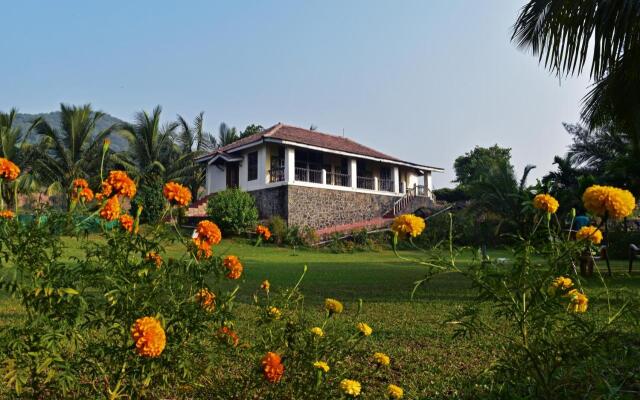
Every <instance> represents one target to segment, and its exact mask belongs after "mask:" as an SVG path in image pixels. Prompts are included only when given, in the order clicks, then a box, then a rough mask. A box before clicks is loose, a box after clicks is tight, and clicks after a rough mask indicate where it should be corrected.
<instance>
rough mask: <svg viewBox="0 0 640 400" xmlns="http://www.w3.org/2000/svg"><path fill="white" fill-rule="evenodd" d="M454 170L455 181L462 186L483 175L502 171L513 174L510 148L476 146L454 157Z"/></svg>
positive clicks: (481, 177) (481, 178)
mask: <svg viewBox="0 0 640 400" xmlns="http://www.w3.org/2000/svg"><path fill="white" fill-rule="evenodd" d="M453 168H454V169H455V171H456V180H455V181H456V182H457V183H458V184H459V185H461V186H462V187H466V186H468V185H472V184H475V183H477V182H478V181H480V180H483V178H484V177H486V176H488V175H492V174H495V173H497V172H498V171H504V172H505V173H507V174H509V173H511V174H513V166H512V165H511V149H508V148H503V147H498V145H497V144H496V145H494V146H492V147H480V146H476V147H475V148H474V149H473V150H472V151H470V152H467V153H465V154H464V155H462V156H460V157H458V158H456V160H455V161H454V163H453Z"/></svg>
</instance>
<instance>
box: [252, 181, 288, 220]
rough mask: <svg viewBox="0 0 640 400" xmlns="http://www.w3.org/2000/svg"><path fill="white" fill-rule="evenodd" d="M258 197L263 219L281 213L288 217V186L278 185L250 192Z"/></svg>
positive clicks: (259, 209) (257, 200) (258, 205)
mask: <svg viewBox="0 0 640 400" xmlns="http://www.w3.org/2000/svg"><path fill="white" fill-rule="evenodd" d="M249 194H251V195H252V196H253V197H254V198H255V199H256V206H257V207H258V213H259V214H260V218H261V219H268V218H271V217H273V216H274V215H279V216H281V217H282V218H284V219H287V187H286V186H278V187H274V188H269V189H261V190H254V191H251V192H249Z"/></svg>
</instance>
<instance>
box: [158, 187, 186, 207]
mask: <svg viewBox="0 0 640 400" xmlns="http://www.w3.org/2000/svg"><path fill="white" fill-rule="evenodd" d="M162 194H163V195H164V197H165V198H166V199H167V200H169V203H174V204H177V205H179V206H181V207H184V206H187V205H189V204H190V203H191V191H190V190H189V189H187V188H186V187H184V186H182V185H181V184H179V183H176V182H168V183H167V184H166V185H164V189H163V190H162Z"/></svg>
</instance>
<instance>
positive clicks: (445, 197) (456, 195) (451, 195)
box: [433, 187, 469, 203]
mask: <svg viewBox="0 0 640 400" xmlns="http://www.w3.org/2000/svg"><path fill="white" fill-rule="evenodd" d="M433 194H434V195H435V196H436V199H438V201H446V202H447V203H455V202H458V201H468V200H469V196H468V195H467V193H466V192H465V191H464V190H463V189H462V188H460V187H455V188H440V189H436V190H434V191H433Z"/></svg>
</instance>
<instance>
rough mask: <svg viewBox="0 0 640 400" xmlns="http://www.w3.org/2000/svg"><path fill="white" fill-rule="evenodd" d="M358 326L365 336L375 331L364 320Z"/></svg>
mask: <svg viewBox="0 0 640 400" xmlns="http://www.w3.org/2000/svg"><path fill="white" fill-rule="evenodd" d="M356 328H358V330H359V331H360V333H361V334H362V335H363V336H370V335H371V334H372V333H373V329H371V327H370V326H369V325H367V324H365V323H364V322H358V324H357V325H356Z"/></svg>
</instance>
